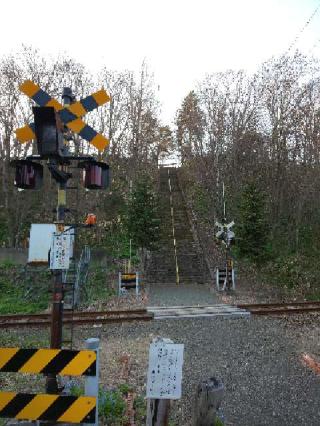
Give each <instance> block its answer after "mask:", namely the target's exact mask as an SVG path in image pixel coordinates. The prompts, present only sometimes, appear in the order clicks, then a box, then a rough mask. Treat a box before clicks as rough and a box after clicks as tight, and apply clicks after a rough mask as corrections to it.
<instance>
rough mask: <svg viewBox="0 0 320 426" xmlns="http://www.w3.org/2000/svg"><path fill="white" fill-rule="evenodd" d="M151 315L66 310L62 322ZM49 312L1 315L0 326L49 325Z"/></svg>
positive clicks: (122, 319) (121, 319)
mask: <svg viewBox="0 0 320 426" xmlns="http://www.w3.org/2000/svg"><path fill="white" fill-rule="evenodd" d="M152 319H153V315H152V314H150V313H148V312H147V311H146V310H145V309H136V310H131V311H128V310H127V311H124V310H123V311H99V312H88V311H86V312H76V313H74V314H73V315H72V313H71V312H67V313H66V315H64V320H63V323H64V324H71V323H73V324H91V323H112V322H126V321H136V320H141V321H148V320H152ZM50 323H51V322H50V314H31V315H1V316H0V328H11V327H22V326H27V327H31V326H37V327H42V326H47V325H50Z"/></svg>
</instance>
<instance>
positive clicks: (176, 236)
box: [147, 168, 207, 284]
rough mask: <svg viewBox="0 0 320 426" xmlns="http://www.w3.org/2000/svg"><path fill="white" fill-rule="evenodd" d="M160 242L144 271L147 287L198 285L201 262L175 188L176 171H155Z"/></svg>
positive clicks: (177, 184)
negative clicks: (157, 176)
mask: <svg viewBox="0 0 320 426" xmlns="http://www.w3.org/2000/svg"><path fill="white" fill-rule="evenodd" d="M159 195H160V204H161V230H162V238H161V241H160V244H159V250H158V251H157V252H153V253H152V255H151V259H150V261H149V265H148V268H147V281H148V282H149V283H176V280H177V273H176V269H177V268H176V265H177V267H178V276H179V282H180V284H188V283H193V284H202V283H203V282H204V277H205V276H206V272H207V271H206V270H205V269H204V268H205V264H204V260H203V259H202V257H201V255H200V252H199V248H198V247H197V245H196V243H195V242H194V239H193V235H192V231H191V227H190V223H189V219H188V214H187V210H186V206H185V203H184V200H183V197H182V193H181V190H180V187H179V181H178V174H177V169H175V168H160V169H159Z"/></svg>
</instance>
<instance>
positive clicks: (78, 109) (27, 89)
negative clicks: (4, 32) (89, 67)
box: [16, 80, 110, 151]
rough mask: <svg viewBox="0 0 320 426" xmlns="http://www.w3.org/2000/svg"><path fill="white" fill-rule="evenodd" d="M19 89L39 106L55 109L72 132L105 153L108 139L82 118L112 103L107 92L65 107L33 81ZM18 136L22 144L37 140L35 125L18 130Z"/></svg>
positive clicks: (100, 91) (24, 83)
mask: <svg viewBox="0 0 320 426" xmlns="http://www.w3.org/2000/svg"><path fill="white" fill-rule="evenodd" d="M19 88H20V90H21V91H22V92H23V93H24V94H25V95H27V96H28V97H29V98H31V99H32V100H33V101H34V102H36V103H37V104H38V105H39V106H41V107H53V108H54V109H55V111H56V112H57V113H58V115H59V117H60V119H61V121H62V122H63V123H64V124H65V125H66V126H67V127H68V128H69V129H70V130H72V131H73V132H75V133H77V134H78V135H79V136H81V137H82V138H83V139H85V140H86V141H88V142H89V143H91V144H92V145H93V146H95V147H96V148H97V149H98V150H99V151H103V150H104V149H105V148H106V147H107V146H108V145H109V140H108V139H107V138H105V137H104V136H103V135H101V134H100V133H98V132H96V131H95V130H94V129H93V128H92V127H90V126H89V125H88V124H86V123H85V122H84V121H83V120H82V117H83V116H84V115H85V114H86V113H87V112H90V111H93V110H94V109H95V108H97V107H99V106H101V105H103V104H105V103H106V102H109V101H110V96H109V95H108V94H107V92H106V91H105V90H103V89H102V90H99V91H98V92H96V93H93V94H92V95H90V96H87V97H86V98H84V99H81V100H80V101H77V102H74V103H72V104H71V105H67V106H63V105H62V104H60V102H58V101H57V100H56V99H53V98H52V97H51V96H50V95H48V93H47V92H45V91H44V90H42V89H41V88H40V87H39V86H38V85H37V84H35V83H34V82H33V81H31V80H26V81H24V82H23V83H22V84H21V85H20V87H19ZM16 136H17V139H18V141H19V142H20V143H25V142H28V141H30V140H33V139H36V135H35V125H34V123H30V124H28V125H26V126H24V127H21V128H20V129H17V130H16Z"/></svg>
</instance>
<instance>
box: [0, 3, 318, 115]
mask: <svg viewBox="0 0 320 426" xmlns="http://www.w3.org/2000/svg"><path fill="white" fill-rule="evenodd" d="M319 3H320V1H319V0H114V1H110V0H91V1H88V0H54V1H45V0H10V1H8V0H2V1H1V18H2V19H1V25H0V40H1V53H2V54H5V53H9V52H14V51H15V50H18V49H19V48H20V46H21V44H22V43H24V44H26V45H32V46H34V47H38V48H39V49H40V50H41V52H42V54H44V55H46V54H48V55H56V54H58V53H66V54H68V55H69V56H72V57H73V58H74V59H76V60H77V61H79V62H81V63H83V64H84V65H86V66H87V67H88V68H90V69H91V70H92V71H93V72H95V71H97V70H98V69H99V68H100V67H101V66H102V65H106V66H107V67H109V68H110V69H132V70H137V69H138V68H139V67H140V65H141V63H142V61H143V60H144V59H145V60H146V62H147V63H148V65H149V68H150V70H151V71H153V72H154V75H155V81H156V83H157V85H159V92H158V96H159V98H160V101H161V103H162V117H163V119H164V120H166V121H171V120H172V119H173V116H174V113H175V110H176V109H177V107H178V106H179V105H180V103H181V100H182V99H183V97H184V96H185V95H186V94H187V93H188V91H190V90H191V89H192V88H193V87H194V85H195V82H196V81H197V80H200V79H202V77H203V76H204V75H205V74H206V73H210V72H215V71H223V70H225V69H229V68H233V69H239V68H244V69H249V70H254V69H255V68H256V67H257V66H258V65H259V64H260V63H261V62H262V61H264V60H266V59H268V58H269V57H271V56H273V55H280V54H281V53H283V52H285V51H286V50H287V49H288V48H289V46H290V44H291V43H292V41H293V40H294V39H295V37H296V36H297V34H298V33H299V31H300V30H301V29H302V27H303V26H304V25H305V23H306V21H307V20H308V18H309V17H310V15H311V14H312V12H313V11H314V10H315V8H316V7H317V5H318V4H319ZM294 48H300V49H301V50H302V51H305V52H309V51H310V50H312V49H313V50H312V53H313V54H314V55H316V56H320V10H319V11H318V13H317V14H316V15H315V17H314V18H313V20H312V22H311V23H310V25H308V27H307V28H306V29H305V30H304V31H303V33H302V34H301V36H300V39H299V41H298V42H297V43H296V44H295V46H294Z"/></svg>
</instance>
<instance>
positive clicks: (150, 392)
mask: <svg viewBox="0 0 320 426" xmlns="http://www.w3.org/2000/svg"><path fill="white" fill-rule="evenodd" d="M183 350H184V345H182V344H174V343H172V342H171V341H170V340H169V339H160V340H158V341H154V342H153V343H151V344H150V351H149V369H148V380H147V398H153V399H179V398H181V382H182V365H183Z"/></svg>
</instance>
